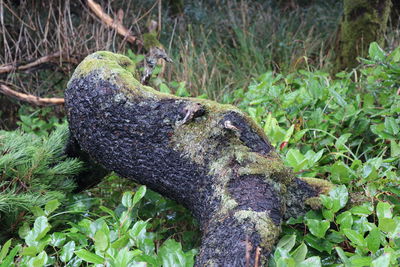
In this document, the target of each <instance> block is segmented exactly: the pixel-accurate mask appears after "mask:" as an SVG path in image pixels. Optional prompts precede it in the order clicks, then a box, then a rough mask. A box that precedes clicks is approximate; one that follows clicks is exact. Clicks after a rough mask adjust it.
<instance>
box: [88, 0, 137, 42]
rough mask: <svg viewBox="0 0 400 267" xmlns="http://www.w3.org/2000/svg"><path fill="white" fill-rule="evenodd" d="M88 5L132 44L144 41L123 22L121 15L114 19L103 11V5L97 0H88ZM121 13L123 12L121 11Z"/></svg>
mask: <svg viewBox="0 0 400 267" xmlns="http://www.w3.org/2000/svg"><path fill="white" fill-rule="evenodd" d="M87 5H88V7H89V8H90V10H92V12H93V13H94V14H95V15H96V16H97V17H98V18H99V19H100V20H101V21H102V22H103V23H104V24H105V25H107V26H108V27H110V28H113V29H114V30H116V31H117V32H118V34H120V35H122V36H123V37H124V38H126V40H127V41H128V42H129V43H132V44H135V43H136V44H142V41H141V40H139V39H138V38H137V37H136V36H133V35H132V33H131V32H130V31H129V30H128V29H127V28H126V27H125V26H124V25H122V24H121V21H120V19H118V18H121V15H120V16H118V18H117V19H115V20H114V19H112V18H111V17H110V16H109V15H108V14H107V13H105V12H104V11H103V9H102V8H101V6H100V5H99V4H97V3H96V2H95V1H93V0H87ZM119 14H122V13H121V12H119Z"/></svg>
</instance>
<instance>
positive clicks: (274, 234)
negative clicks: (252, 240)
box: [234, 210, 280, 251]
mask: <svg viewBox="0 0 400 267" xmlns="http://www.w3.org/2000/svg"><path fill="white" fill-rule="evenodd" d="M234 217H235V218H236V219H237V220H238V221H239V222H240V223H243V224H245V223H252V224H254V228H255V229H256V231H257V233H258V234H259V235H260V238H261V243H260V245H261V247H262V248H263V249H266V250H268V251H271V250H272V247H273V245H274V244H275V242H276V240H277V238H278V237H279V234H280V226H278V225H276V224H275V223H274V222H273V221H272V220H271V218H270V217H269V214H268V212H266V211H264V212H256V211H251V210H239V211H236V212H235V213H234ZM248 231H249V233H248V234H249V235H250V234H252V233H253V232H254V229H248Z"/></svg>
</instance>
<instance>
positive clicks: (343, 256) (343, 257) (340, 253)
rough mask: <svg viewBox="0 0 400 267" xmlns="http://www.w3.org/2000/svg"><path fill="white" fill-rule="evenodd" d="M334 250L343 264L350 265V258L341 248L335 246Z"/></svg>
mask: <svg viewBox="0 0 400 267" xmlns="http://www.w3.org/2000/svg"><path fill="white" fill-rule="evenodd" d="M335 250H336V253H337V254H338V256H339V258H340V259H341V260H342V262H343V263H344V264H345V266H350V260H349V258H348V257H347V256H346V254H345V253H344V251H343V249H342V248H341V247H335Z"/></svg>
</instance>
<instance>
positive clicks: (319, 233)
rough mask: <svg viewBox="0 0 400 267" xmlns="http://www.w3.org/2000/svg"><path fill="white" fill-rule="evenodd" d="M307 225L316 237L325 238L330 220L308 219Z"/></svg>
mask: <svg viewBox="0 0 400 267" xmlns="http://www.w3.org/2000/svg"><path fill="white" fill-rule="evenodd" d="M306 225H307V226H308V228H309V229H310V232H311V233H312V234H313V235H315V236H316V237H319V238H323V237H324V236H325V233H326V231H327V230H328V229H329V227H330V222H329V221H327V220H322V221H321V220H314V219H307V220H306Z"/></svg>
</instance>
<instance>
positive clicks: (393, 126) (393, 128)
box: [384, 117, 400, 136]
mask: <svg viewBox="0 0 400 267" xmlns="http://www.w3.org/2000/svg"><path fill="white" fill-rule="evenodd" d="M384 125H385V132H387V133H388V134H391V135H393V136H396V135H397V134H398V133H399V131H400V127H399V123H397V122H396V120H395V119H394V118H393V117H386V118H385V123H384Z"/></svg>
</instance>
